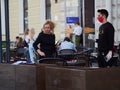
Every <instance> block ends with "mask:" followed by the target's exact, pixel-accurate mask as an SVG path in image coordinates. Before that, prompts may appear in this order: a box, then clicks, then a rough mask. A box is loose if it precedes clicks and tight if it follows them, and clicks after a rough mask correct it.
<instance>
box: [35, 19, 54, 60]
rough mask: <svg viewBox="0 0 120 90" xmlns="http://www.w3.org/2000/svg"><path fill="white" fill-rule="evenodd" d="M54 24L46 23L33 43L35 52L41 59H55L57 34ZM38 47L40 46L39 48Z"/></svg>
mask: <svg viewBox="0 0 120 90" xmlns="http://www.w3.org/2000/svg"><path fill="white" fill-rule="evenodd" d="M54 27H55V26H54V23H53V22H51V21H46V22H45V24H44V25H43V30H42V32H40V33H39V35H38V37H37V39H36V41H35V42H34V43H33V46H34V48H35V50H36V51H37V52H38V54H39V55H40V58H44V57H53V54H54V53H55V34H54ZM38 45H40V46H39V47H40V48H38Z"/></svg>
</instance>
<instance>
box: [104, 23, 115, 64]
mask: <svg viewBox="0 0 120 90" xmlns="http://www.w3.org/2000/svg"><path fill="white" fill-rule="evenodd" d="M108 30H109V31H108V49H109V51H108V53H107V55H106V58H107V60H106V61H107V62H108V61H109V60H110V59H111V58H112V54H113V51H112V50H113V46H114V27H113V26H112V25H111V27H109V28H108Z"/></svg>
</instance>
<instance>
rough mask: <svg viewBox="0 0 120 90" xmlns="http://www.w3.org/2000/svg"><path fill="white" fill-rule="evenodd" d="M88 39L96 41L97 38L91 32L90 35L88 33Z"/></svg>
mask: <svg viewBox="0 0 120 90" xmlns="http://www.w3.org/2000/svg"><path fill="white" fill-rule="evenodd" d="M88 39H89V40H93V41H96V38H95V35H94V34H89V35H88Z"/></svg>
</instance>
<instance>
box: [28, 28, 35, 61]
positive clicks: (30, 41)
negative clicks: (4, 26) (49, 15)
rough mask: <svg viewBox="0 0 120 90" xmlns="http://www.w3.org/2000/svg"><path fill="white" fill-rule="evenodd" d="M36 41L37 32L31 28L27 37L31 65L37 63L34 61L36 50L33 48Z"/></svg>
mask: <svg viewBox="0 0 120 90" xmlns="http://www.w3.org/2000/svg"><path fill="white" fill-rule="evenodd" d="M35 40H36V36H35V30H34V28H31V29H29V32H28V37H27V43H28V48H29V55H30V62H31V63H35V61H34V48H33V43H34V41H35Z"/></svg>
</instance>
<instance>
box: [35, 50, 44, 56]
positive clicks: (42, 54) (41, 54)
mask: <svg viewBox="0 0 120 90" xmlns="http://www.w3.org/2000/svg"><path fill="white" fill-rule="evenodd" d="M37 52H38V53H39V54H40V56H45V53H44V52H42V51H40V50H39V49H38V50H37Z"/></svg>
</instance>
